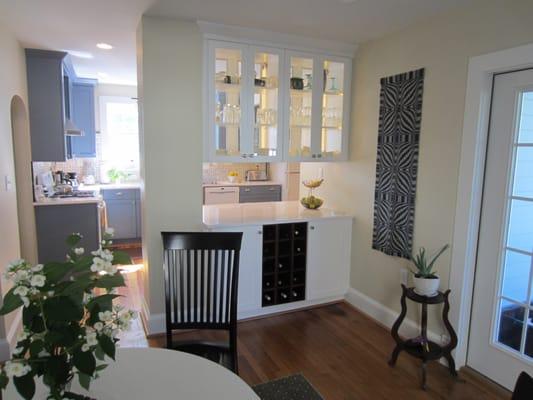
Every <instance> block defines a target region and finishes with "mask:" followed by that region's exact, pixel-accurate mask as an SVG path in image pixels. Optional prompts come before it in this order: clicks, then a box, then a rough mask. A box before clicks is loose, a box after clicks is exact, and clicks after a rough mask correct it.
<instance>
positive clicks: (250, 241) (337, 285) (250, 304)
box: [210, 218, 352, 318]
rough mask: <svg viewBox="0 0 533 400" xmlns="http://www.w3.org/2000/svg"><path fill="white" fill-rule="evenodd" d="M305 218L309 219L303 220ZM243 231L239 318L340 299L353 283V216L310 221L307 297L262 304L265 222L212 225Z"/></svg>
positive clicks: (229, 230)
mask: <svg viewBox="0 0 533 400" xmlns="http://www.w3.org/2000/svg"><path fill="white" fill-rule="evenodd" d="M302 222H305V221H302ZM210 230H211V231H214V232H243V241H242V246H241V254H240V266H239V268H240V269H239V299H238V315H239V318H248V317H253V316H257V315H265V314H271V313H276V312H280V311H288V310H292V309H298V308H302V307H306V306H310V305H315V304H320V303H321V302H324V303H325V302H328V301H334V300H339V299H342V298H343V297H344V295H345V294H346V292H347V291H348V288H349V285H350V282H349V280H350V261H351V237H352V219H351V218H338V219H321V220H313V221H309V222H308V223H307V257H306V259H307V272H306V276H307V278H306V279H307V281H306V296H305V300H303V301H298V302H294V303H287V304H279V305H275V306H270V307H262V304H261V303H262V285H263V282H262V268H263V226H261V225H254V226H235V227H226V228H212V229H210Z"/></svg>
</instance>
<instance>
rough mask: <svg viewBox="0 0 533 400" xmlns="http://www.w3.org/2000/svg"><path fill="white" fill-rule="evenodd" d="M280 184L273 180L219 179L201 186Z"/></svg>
mask: <svg viewBox="0 0 533 400" xmlns="http://www.w3.org/2000/svg"><path fill="white" fill-rule="evenodd" d="M270 185H281V183H279V182H274V181H244V182H229V181H220V182H217V183H204V184H203V185H202V186H203V187H220V186H270Z"/></svg>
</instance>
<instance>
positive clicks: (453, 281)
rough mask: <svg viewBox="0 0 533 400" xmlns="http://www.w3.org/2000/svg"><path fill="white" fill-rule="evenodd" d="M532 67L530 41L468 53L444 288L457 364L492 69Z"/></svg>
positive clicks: (463, 343)
mask: <svg viewBox="0 0 533 400" xmlns="http://www.w3.org/2000/svg"><path fill="white" fill-rule="evenodd" d="M531 67H533V44H530V45H525V46H520V47H515V48H512V49H507V50H503V51H498V52H494V53H490V54H486V55H482V56H477V57H472V58H470V61H469V64H468V81H467V89H466V101H465V115H464V123H463V139H462V147H461V161H460V168H459V182H458V190H457V203H456V210H455V222H454V234H453V253H452V264H451V271H450V289H451V291H452V294H454V301H453V304H452V308H451V312H450V317H451V318H450V319H451V322H452V325H453V326H454V327H455V330H456V332H457V334H458V345H457V348H456V349H455V362H456V366H457V368H460V367H463V366H465V365H466V364H467V356H468V338H469V333H470V332H469V330H470V317H471V306H472V294H473V290H474V273H475V266H476V253H477V247H478V233H479V222H480V217H481V200H482V194H483V193H482V192H483V178H484V170H485V158H486V147H487V139H488V127H489V117H490V106H491V95H492V83H493V76H494V74H497V73H501V72H507V71H513V70H519V69H525V68H531Z"/></svg>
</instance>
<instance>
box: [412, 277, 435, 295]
mask: <svg viewBox="0 0 533 400" xmlns="http://www.w3.org/2000/svg"><path fill="white" fill-rule="evenodd" d="M413 282H414V284H415V292H416V294H419V295H421V296H427V297H433V296H436V295H437V294H438V292H439V284H440V278H439V277H438V276H436V277H434V278H420V277H417V276H416V275H415V276H414V277H413Z"/></svg>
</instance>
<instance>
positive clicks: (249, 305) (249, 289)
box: [213, 225, 263, 314]
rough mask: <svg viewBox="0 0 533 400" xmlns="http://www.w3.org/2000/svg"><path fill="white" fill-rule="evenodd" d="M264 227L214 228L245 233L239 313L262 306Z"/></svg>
mask: <svg viewBox="0 0 533 400" xmlns="http://www.w3.org/2000/svg"><path fill="white" fill-rule="evenodd" d="M262 229H263V227H262V226H260V225H258V226H237V227H231V228H217V229H213V231H214V232H242V233H243V236H242V245H241V254H240V260H239V298H238V306H237V311H238V314H243V313H245V314H248V313H250V312H251V311H253V310H257V309H259V308H261V266H262V262H263V261H262V260H263V235H262Z"/></svg>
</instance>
